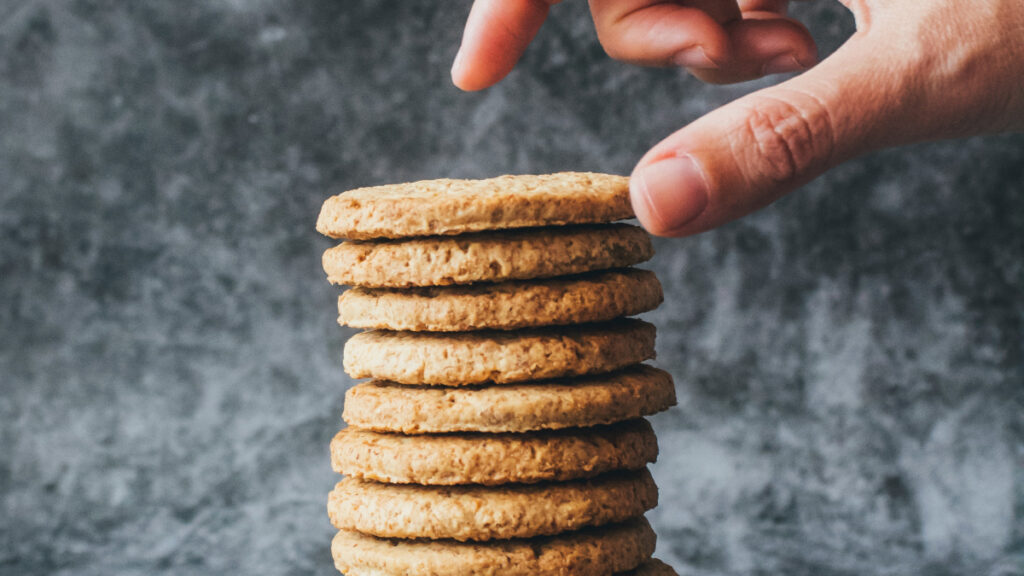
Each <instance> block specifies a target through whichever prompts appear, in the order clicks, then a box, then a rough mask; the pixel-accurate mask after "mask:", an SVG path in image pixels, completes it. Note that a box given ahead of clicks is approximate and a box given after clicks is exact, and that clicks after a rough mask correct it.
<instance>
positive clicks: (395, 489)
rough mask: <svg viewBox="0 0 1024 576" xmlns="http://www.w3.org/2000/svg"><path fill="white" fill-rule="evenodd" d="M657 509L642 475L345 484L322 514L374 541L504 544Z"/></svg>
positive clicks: (652, 488) (337, 488)
mask: <svg viewBox="0 0 1024 576" xmlns="http://www.w3.org/2000/svg"><path fill="white" fill-rule="evenodd" d="M657 503H658V488H657V487H656V486H655V485H654V479H653V478H651V474H650V472H648V471H647V470H646V469H644V470H640V471H637V472H625V473H613V474H610V475H605V476H601V477H600V478H595V479H592V480H577V481H574V482H559V483H544V484H527V485H522V484H519V485H508V486H497V487H487V486H457V487H449V486H416V485H412V484H381V483H378V482H365V481H362V480H357V479H355V478H346V479H344V480H342V481H341V482H339V483H338V484H337V486H335V488H334V490H333V491H331V493H330V496H329V497H328V501H327V512H328V515H329V516H330V519H331V524H333V525H334V527H335V528H337V529H339V530H355V531H357V532H361V533H363V534H370V535H372V536H378V537H381V538H428V539H431V540H438V539H453V540H458V541H460V542H465V541H467V540H473V541H478V542H483V541H488V540H496V539H500V540H507V539H510V538H531V537H534V536H551V535H554V534H561V533H562V532H569V531H572V530H579V529H581V528H587V527H591V526H603V525H605V524H615V523H618V522H625V521H626V520H629V519H630V518H636V517H638V516H643V514H644V512H646V511H648V510H650V509H651V508H653V507H654V506H656V505H657Z"/></svg>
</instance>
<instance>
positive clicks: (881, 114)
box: [452, 0, 1024, 236]
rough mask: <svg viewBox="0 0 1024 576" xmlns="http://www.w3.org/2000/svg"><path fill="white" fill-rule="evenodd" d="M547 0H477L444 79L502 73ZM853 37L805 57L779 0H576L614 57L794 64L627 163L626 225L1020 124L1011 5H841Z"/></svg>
mask: <svg viewBox="0 0 1024 576" xmlns="http://www.w3.org/2000/svg"><path fill="white" fill-rule="evenodd" d="M557 1H558V0H550V1H548V0H476V2H475V3H474V5H473V9H472V11H471V13H470V16H469V21H468V22H467V24H466V31H465V34H464V36H463V40H462V47H461V48H460V49H459V54H458V56H456V61H455V65H454V66H453V68H452V79H453V81H454V82H455V84H456V85H457V86H459V87H460V88H462V89H465V90H478V89H482V88H486V87H487V86H490V85H492V84H494V83H496V82H498V81H500V80H501V79H502V78H503V77H504V76H505V75H506V74H508V73H509V71H511V70H512V68H513V67H514V66H515V63H516V61H517V60H518V59H519V57H520V56H521V55H522V53H523V51H524V50H525V49H526V47H527V45H528V44H529V43H530V41H531V40H532V39H533V37H534V36H535V35H536V33H537V31H538V30H539V29H540V26H541V24H542V23H543V22H544V19H545V18H546V17H547V13H548V9H549V7H550V5H551V4H554V3H556V2H557ZM841 1H842V2H843V4H845V5H846V6H847V7H848V8H849V9H850V10H852V11H853V13H854V16H855V18H856V21H857V32H856V34H854V35H853V37H851V38H850V39H849V40H848V41H847V42H846V44H844V45H843V46H842V47H841V48H840V49H839V50H838V51H837V52H836V53H834V54H833V55H832V56H830V57H829V58H827V59H826V60H824V61H823V62H821V63H820V64H817V65H816V66H814V64H815V60H816V49H815V46H814V42H813V40H812V39H811V37H810V35H809V34H808V33H807V31H806V29H804V27H803V26H802V25H801V24H800V23H798V22H796V21H794V20H791V19H788V18H786V17H785V12H786V5H787V1H786V0H686V1H682V2H660V1H657V0H590V8H591V12H592V14H593V18H594V24H595V26H596V28H597V33H598V38H599V39H600V41H601V43H602V45H603V46H604V48H605V50H606V51H607V52H608V54H609V55H611V56H612V57H614V58H617V59H621V60H626V61H628V62H634V63H637V64H644V65H665V66H671V65H676V66H684V67H686V68H688V69H689V70H690V71H691V72H692V73H693V74H695V75H697V76H698V77H699V78H701V79H703V80H706V81H709V82H734V81H740V80H747V79H751V78H755V77H757V76H760V75H763V74H771V73H775V72H791V71H799V70H802V69H805V68H810V67H812V66H813V68H810V70H808V71H806V72H803V73H802V74H800V75H799V76H796V77H794V78H792V79H790V80H788V81H786V82H783V83H782V84H779V85H777V86H773V87H771V88H767V89H764V90H761V91H758V92H755V93H753V94H750V95H747V96H745V97H743V98H740V99H739V100H736V101H734V102H732V103H730V104H728V105H726V106H723V107H722V108H719V109H717V110H715V111H713V112H711V113H709V114H707V115H706V116H704V117H703V118H700V119H698V120H697V121H695V122H693V123H692V124H690V125H689V126H687V127H685V128H683V129H682V130H679V131H677V132H675V133H674V134H672V135H670V136H669V137H668V138H666V139H665V140H663V141H662V142H660V143H659V144H657V145H656V146H655V147H654V148H653V149H651V150H650V151H649V152H648V153H647V154H646V155H644V157H643V158H642V159H641V160H640V162H639V164H637V167H636V168H635V169H634V171H633V175H632V179H631V183H630V187H631V195H632V202H633V207H634V209H635V211H636V213H637V217H638V218H639V219H640V222H641V223H642V224H643V225H644V226H645V227H646V228H647V229H648V230H649V231H651V232H652V233H654V234H658V235H663V236H686V235H689V234H695V233H698V232H702V231H705V230H708V229H711V228H714V227H716V226H719V225H721V224H724V223H726V222H728V221H730V220H733V219H736V218H739V217H741V216H744V215H746V214H749V213H750V212H753V211H754V210H757V209H759V208H762V207H764V206H766V205H767V204H770V203H771V202H774V201H775V200H777V199H778V198H779V197H781V196H783V195H784V194H786V193H788V192H790V191H791V190H793V189H794V188H796V187H797V186H800V185H802V184H804V183H806V182H809V181H810V180H812V179H814V178H815V177H817V176H818V175H820V174H821V173H823V172H824V171H826V170H828V169H829V168H831V167H833V166H835V165H837V164H840V163H842V162H844V161H846V160H849V159H851V158H854V157H856V156H858V155H861V154H864V153H866V152H869V151H872V150H877V149H880V148H885V147H889V146H897V145H901V144H908V143H911V142H918V141H924V140H934V139H942V138H954V137H962V136H970V135H975V134H983V133H991V132H999V131H1008V130H1022V129H1024V2H1022V1H1021V0H985V1H981V0H974V1H964V0H887V1H884V0H841Z"/></svg>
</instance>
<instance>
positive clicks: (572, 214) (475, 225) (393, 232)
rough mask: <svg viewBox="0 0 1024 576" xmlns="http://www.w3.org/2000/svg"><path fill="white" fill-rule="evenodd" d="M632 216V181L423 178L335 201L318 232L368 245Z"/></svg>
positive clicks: (564, 176)
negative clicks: (368, 241) (386, 240)
mask: <svg viewBox="0 0 1024 576" xmlns="http://www.w3.org/2000/svg"><path fill="white" fill-rule="evenodd" d="M632 217H633V208H632V206H631V205H630V203H629V178H627V177H625V176H613V175H609V174H595V173H587V172H562V173H558V174H545V175H539V176H534V175H521V176H499V177H497V178H489V179H486V180H449V179H442V180H424V181H421V182H412V183H408V184H392V185H387V186H375V187H371V188H359V189H356V190H350V191H348V192H343V193H342V194H339V195H337V196H333V197H331V198H328V199H327V201H326V202H324V205H323V207H322V208H321V210H320V216H319V218H318V219H317V223H316V229H317V230H318V231H319V232H320V233H322V234H326V235H327V236H330V237H332V238H350V239H356V240H363V239H369V238H403V237H408V236H432V235H438V234H445V235H447V234H462V233H465V232H478V231H481V230H498V229H503V228H524V227H531V226H560V225H564V224H593V223H599V222H613V221H615V220H624V219H626V218H632Z"/></svg>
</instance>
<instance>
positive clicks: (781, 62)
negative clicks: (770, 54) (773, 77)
mask: <svg viewBox="0 0 1024 576" xmlns="http://www.w3.org/2000/svg"><path fill="white" fill-rule="evenodd" d="M806 69H807V66H804V65H803V64H801V63H800V62H798V61H797V59H796V56H793V55H792V54H783V55H781V56H776V57H775V58H772V59H771V60H769V61H768V63H767V64H765V65H764V70H763V72H764V75H765V76H768V75H769V74H786V73H787V72H799V71H801V70H806Z"/></svg>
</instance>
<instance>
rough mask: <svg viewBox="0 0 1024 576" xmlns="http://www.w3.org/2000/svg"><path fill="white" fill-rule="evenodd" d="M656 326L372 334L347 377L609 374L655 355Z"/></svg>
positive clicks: (348, 347)
mask: <svg viewBox="0 0 1024 576" xmlns="http://www.w3.org/2000/svg"><path fill="white" fill-rule="evenodd" d="M654 338H655V330H654V326H653V325H651V324H648V323H647V322H643V321H641V320H633V319H620V320H614V321H612V322H607V323H603V324H586V325H583V326H558V327H549V328H534V329H530V330H513V331H495V330H484V331H477V332H458V333H452V332H446V333H439V332H392V331H389V330H371V331H369V332H362V333H360V334H356V335H355V336H353V337H352V338H350V339H349V340H348V342H347V343H345V372H347V373H348V375H349V376H351V377H353V378H377V379H380V380H390V381H392V382H399V383H402V384H443V385H445V386H466V385H472V384H484V383H497V384H507V383H510V382H523V381H527V380H542V379H545V378H560V377H566V376H580V375H584V374H596V373H601V372H611V371H613V370H617V369H619V368H624V367H626V366H631V365H633V364H639V363H640V362H643V361H644V360H650V359H652V358H654Z"/></svg>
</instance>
